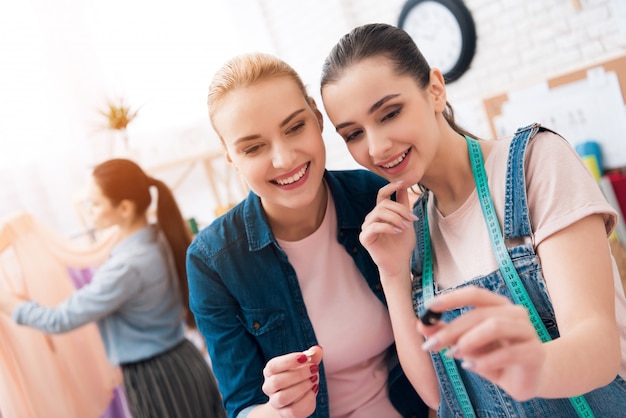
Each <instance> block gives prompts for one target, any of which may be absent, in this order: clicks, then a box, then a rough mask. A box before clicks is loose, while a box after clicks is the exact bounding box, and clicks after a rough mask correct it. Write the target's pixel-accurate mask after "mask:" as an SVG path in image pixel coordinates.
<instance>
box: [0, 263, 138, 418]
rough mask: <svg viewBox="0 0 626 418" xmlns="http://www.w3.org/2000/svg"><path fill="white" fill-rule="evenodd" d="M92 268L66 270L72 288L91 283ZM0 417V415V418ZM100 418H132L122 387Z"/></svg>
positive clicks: (118, 389) (116, 390)
mask: <svg viewBox="0 0 626 418" xmlns="http://www.w3.org/2000/svg"><path fill="white" fill-rule="evenodd" d="M94 270H95V269H94V268H92V267H87V268H68V269H67V274H68V275H69V276H70V280H71V281H72V285H74V288H76V289H80V288H81V287H83V286H85V285H86V284H89V283H91V278H92V277H93V273H94ZM1 417H2V416H1V415H0V418H1ZM100 418H133V415H132V414H131V413H130V410H129V409H128V403H127V402H126V392H124V386H118V387H117V388H115V389H114V390H113V400H112V401H111V403H110V404H109V407H108V408H107V409H106V411H104V413H103V414H102V416H101V417H100Z"/></svg>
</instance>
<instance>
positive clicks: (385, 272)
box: [359, 182, 417, 276]
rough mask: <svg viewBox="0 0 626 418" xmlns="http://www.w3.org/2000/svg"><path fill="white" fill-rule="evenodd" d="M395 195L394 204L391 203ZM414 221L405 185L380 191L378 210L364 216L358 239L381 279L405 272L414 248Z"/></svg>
mask: <svg viewBox="0 0 626 418" xmlns="http://www.w3.org/2000/svg"><path fill="white" fill-rule="evenodd" d="M394 192H395V193H396V201H395V202H394V201H393V200H391V195H392V194H393V193H394ZM415 220H417V217H416V216H415V214H413V212H411V209H410V208H409V198H408V192H407V190H406V185H404V184H403V183H402V182H397V183H390V184H387V185H385V186H384V187H382V188H381V189H380V190H379V191H378V196H377V197H376V207H375V208H374V209H373V210H372V211H371V212H370V213H369V214H368V215H367V216H366V217H365V221H364V222H363V226H362V228H361V234H360V236H359V239H360V241H361V243H362V244H363V246H364V247H365V248H366V249H367V251H368V252H369V253H370V255H371V257H372V259H373V260H374V262H375V263H376V265H377V266H378V270H379V271H380V273H381V276H396V275H397V274H398V273H399V272H401V271H404V270H406V268H407V266H408V264H409V262H410V260H411V253H412V251H413V248H414V247H415V230H414V229H413V221H415Z"/></svg>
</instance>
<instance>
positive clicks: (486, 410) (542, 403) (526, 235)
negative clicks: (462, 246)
mask: <svg viewBox="0 0 626 418" xmlns="http://www.w3.org/2000/svg"><path fill="white" fill-rule="evenodd" d="M544 129H545V128H542V127H539V125H530V126H528V127H526V128H522V129H520V130H518V131H517V132H516V134H515V137H514V138H513V140H512V142H511V146H510V149H509V156H508V162H507V176H506V193H505V209H504V226H503V234H504V239H505V242H506V243H507V247H508V251H509V254H510V256H511V259H512V261H513V264H514V265H515V268H516V269H517V271H518V274H519V276H520V279H521V280H522V282H523V284H524V286H525V288H526V290H527V292H528V294H529V296H530V298H531V299H532V301H533V303H534V305H535V308H536V309H537V312H538V313H539V315H540V317H541V319H542V321H543V323H544V324H545V326H546V328H547V330H548V332H549V334H550V336H551V337H552V339H555V338H558V336H559V331H558V328H557V326H556V319H555V315H554V310H553V308H552V303H551V302H550V298H549V296H548V292H547V288H546V284H545V282H544V279H543V275H542V272H541V264H540V261H539V258H538V257H537V255H536V254H535V251H534V249H533V245H532V231H531V226H530V221H529V217H528V205H527V200H526V187H525V178H524V154H525V151H526V146H527V144H528V142H529V141H530V140H531V139H532V138H533V137H534V135H535V133H537V132H538V131H539V130H544ZM427 195H428V193H424V194H423V195H422V196H421V197H420V199H419V200H418V201H417V202H416V204H415V206H414V209H413V212H414V213H415V214H416V215H417V216H418V217H419V221H417V222H415V232H416V236H417V246H416V248H415V250H414V252H413V259H412V263H411V268H412V272H413V275H414V281H413V307H414V310H415V312H416V314H421V313H423V312H424V310H425V309H424V297H423V289H422V278H421V276H422V263H423V255H424V241H423V239H422V237H423V222H422V220H423V219H424V217H423V213H424V210H426V207H427ZM509 243H515V244H514V245H511V244H509ZM470 285H475V286H480V287H483V288H486V289H489V290H491V291H493V292H495V293H497V294H500V295H503V296H506V297H507V298H509V299H510V300H513V299H512V297H511V293H510V292H509V289H508V287H507V285H506V283H505V281H504V278H503V276H502V274H501V272H500V271H499V270H497V271H494V272H492V273H490V274H488V275H485V276H479V277H476V278H473V279H472V280H469V281H468V282H466V283H463V284H462V285H460V286H459V288H460V287H464V286H470ZM434 291H435V295H437V294H440V293H442V291H440V290H439V289H437V287H436V284H435V289H434ZM444 292H445V291H444ZM470 309H471V308H470V307H464V308H460V309H455V310H451V311H448V312H445V313H444V315H443V318H442V319H443V320H444V321H446V322H449V321H452V320H453V319H455V318H456V317H458V316H459V315H462V314H463V313H464V312H466V311H468V310H470ZM431 358H432V361H433V364H434V366H435V371H436V373H437V377H438V379H439V390H440V395H441V404H440V406H439V410H438V416H439V417H443V418H448V417H463V411H462V409H461V405H460V403H459V401H458V400H457V397H456V394H455V391H454V387H453V385H452V383H451V382H450V379H449V378H448V376H447V374H446V370H445V368H444V365H443V362H442V360H441V357H440V356H439V354H438V353H431ZM456 363H457V369H458V372H459V374H460V376H461V379H462V380H463V382H464V383H465V388H466V389H467V393H468V396H469V398H470V399H471V402H472V405H473V407H474V412H475V414H476V416H478V417H532V418H538V417H564V418H570V417H572V418H574V417H576V416H577V413H576V410H575V409H574V407H573V406H572V405H571V403H570V401H569V399H567V398H565V399H542V398H534V399H531V400H529V401H526V402H519V401H516V400H514V399H513V398H511V397H510V396H509V395H507V393H506V392H504V391H503V390H502V389H500V388H499V387H498V386H496V385H495V384H493V383H491V382H489V381H487V380H485V379H483V378H482V377H480V376H478V375H477V374H475V373H473V372H471V371H468V370H465V369H463V368H462V367H461V365H460V361H456ZM585 400H586V401H587V403H588V404H589V406H590V408H591V410H592V411H593V413H594V415H595V417H596V418H600V417H602V418H605V417H606V418H615V417H626V382H624V380H623V379H622V378H621V377H619V376H617V377H616V378H615V379H614V380H613V382H611V383H610V384H609V385H607V386H604V387H602V388H599V389H596V390H594V391H592V392H589V393H587V394H585Z"/></svg>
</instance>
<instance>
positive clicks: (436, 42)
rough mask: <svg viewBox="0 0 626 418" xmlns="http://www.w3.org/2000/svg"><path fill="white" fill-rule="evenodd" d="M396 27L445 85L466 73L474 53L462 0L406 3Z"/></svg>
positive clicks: (471, 23) (469, 20)
mask: <svg viewBox="0 0 626 418" xmlns="http://www.w3.org/2000/svg"><path fill="white" fill-rule="evenodd" d="M398 27H400V28H402V29H404V30H405V31H406V32H407V33H408V34H409V35H410V36H411V38H413V40H414V41H415V43H416V44H417V47H418V48H419V49H420V51H421V52H422V54H423V55H424V58H426V61H428V64H429V65H430V66H431V67H433V68H438V69H439V70H440V71H441V72H442V73H443V77H444V79H445V80H446V83H451V82H452V81H454V80H457V79H458V78H459V77H461V76H462V75H463V73H465V71H467V70H468V68H469V66H470V63H471V62H472V58H473V57H474V53H475V51H476V28H475V27H474V19H472V14H471V12H470V11H469V9H468V8H467V7H466V6H465V3H463V0H407V1H406V3H405V4H404V6H403V7H402V11H401V12H400V16H399V18H398Z"/></svg>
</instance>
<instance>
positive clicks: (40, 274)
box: [0, 214, 121, 418]
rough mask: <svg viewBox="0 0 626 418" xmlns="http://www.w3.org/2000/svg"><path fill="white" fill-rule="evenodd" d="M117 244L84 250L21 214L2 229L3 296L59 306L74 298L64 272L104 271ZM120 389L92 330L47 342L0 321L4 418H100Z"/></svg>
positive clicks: (4, 319) (0, 395)
mask: <svg viewBox="0 0 626 418" xmlns="http://www.w3.org/2000/svg"><path fill="white" fill-rule="evenodd" d="M114 238H115V237H114V236H113V235H110V236H108V237H106V238H105V239H103V240H101V241H100V242H99V243H98V244H97V245H94V246H82V247H81V246H78V245H75V244H73V243H70V242H69V241H66V240H65V239H64V238H62V237H60V236H58V235H57V234H55V233H54V232H53V231H51V230H49V229H47V228H46V227H44V226H43V225H41V224H39V223H37V222H36V221H34V220H33V219H32V218H31V217H30V216H28V215H26V214H20V215H17V216H15V217H13V218H11V219H9V220H7V221H6V222H5V223H3V224H2V225H0V291H3V292H4V291H11V292H15V293H16V294H18V295H21V296H23V297H26V298H29V299H33V300H36V301H37V302H39V303H41V304H43V305H47V306H54V305H56V304H57V303H59V302H60V301H62V300H63V299H65V298H66V297H67V296H68V295H69V294H70V293H72V292H73V291H74V287H73V286H72V283H71V282H70V280H69V277H68V272H67V267H89V266H95V265H98V264H100V263H101V262H102V261H103V260H104V259H105V257H106V256H107V255H108V252H109V249H110V248H111V246H112V244H113V242H114V241H113V240H114ZM120 383H121V375H120V374H119V371H118V370H117V369H116V368H113V367H112V366H111V365H110V364H109V362H108V360H107V358H106V354H105V351H104V347H103V345H102V342H101V339H100V335H99V333H98V330H97V328H96V326H95V325H94V324H89V325H87V326H84V327H81V328H79V329H77V330H75V331H73V332H69V333H66V334H60V335H50V336H48V335H45V334H43V333H41V332H39V331H36V330H33V329H30V328H28V327H22V326H19V325H16V324H15V323H13V321H11V319H10V318H8V317H5V316H2V317H0V410H1V411H2V414H3V416H4V417H6V418H13V417H19V418H30V417H33V418H38V417H64V418H74V417H76V418H88V417H99V416H101V415H102V414H103V413H104V411H105V410H106V409H107V406H108V405H109V403H110V402H111V400H112V398H113V390H114V388H115V387H116V386H118V385H119V384H120Z"/></svg>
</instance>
